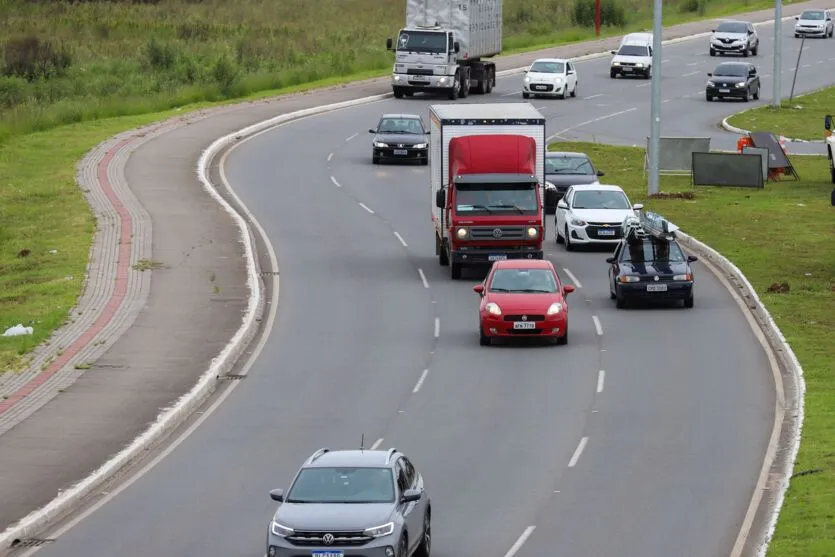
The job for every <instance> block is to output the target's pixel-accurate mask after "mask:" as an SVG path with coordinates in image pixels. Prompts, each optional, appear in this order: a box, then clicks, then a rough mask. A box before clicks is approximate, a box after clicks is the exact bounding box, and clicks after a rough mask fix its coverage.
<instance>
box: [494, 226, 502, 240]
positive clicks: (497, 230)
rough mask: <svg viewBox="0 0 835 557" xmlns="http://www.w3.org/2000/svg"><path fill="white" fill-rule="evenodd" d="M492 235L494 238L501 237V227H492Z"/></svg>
mask: <svg viewBox="0 0 835 557" xmlns="http://www.w3.org/2000/svg"><path fill="white" fill-rule="evenodd" d="M493 237H494V238H501V237H502V229H501V228H494V229H493Z"/></svg>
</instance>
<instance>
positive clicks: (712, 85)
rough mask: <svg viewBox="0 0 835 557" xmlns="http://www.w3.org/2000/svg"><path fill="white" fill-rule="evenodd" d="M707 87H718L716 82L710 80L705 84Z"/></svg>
mask: <svg viewBox="0 0 835 557" xmlns="http://www.w3.org/2000/svg"><path fill="white" fill-rule="evenodd" d="M705 87H716V84H715V83H714V82H712V81H708V82H707V83H706V84H705Z"/></svg>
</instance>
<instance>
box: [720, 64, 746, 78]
mask: <svg viewBox="0 0 835 557" xmlns="http://www.w3.org/2000/svg"><path fill="white" fill-rule="evenodd" d="M713 75H715V76H723V75H725V76H729V77H745V76H747V75H748V68H747V67H745V66H742V65H740V64H720V65H719V66H718V67H717V68H716V71H714V72H713Z"/></svg>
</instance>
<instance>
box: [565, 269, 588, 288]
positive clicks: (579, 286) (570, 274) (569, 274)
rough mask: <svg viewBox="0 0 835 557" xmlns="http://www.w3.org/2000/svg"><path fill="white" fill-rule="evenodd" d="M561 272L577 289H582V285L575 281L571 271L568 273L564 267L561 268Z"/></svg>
mask: <svg viewBox="0 0 835 557" xmlns="http://www.w3.org/2000/svg"><path fill="white" fill-rule="evenodd" d="M562 270H563V271H565V274H566V275H568V278H570V279H571V282H573V283H574V286H576V287H577V288H582V287H583V285H582V284H581V283H580V281H579V280H577V277H575V276H574V274H573V273H572V272H571V271H569V270H568V269H566V268H565V267H563V268H562Z"/></svg>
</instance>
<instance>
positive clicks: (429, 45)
mask: <svg viewBox="0 0 835 557" xmlns="http://www.w3.org/2000/svg"><path fill="white" fill-rule="evenodd" d="M446 37H447V36H446V33H433V32H431V31H401V32H400V37H399V38H398V39H397V50H399V51H403V52H429V53H432V54H443V53H445V52H446V48H447V39H446Z"/></svg>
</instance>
